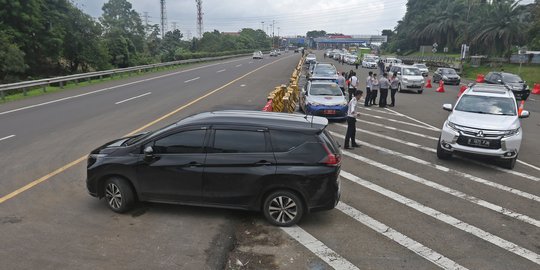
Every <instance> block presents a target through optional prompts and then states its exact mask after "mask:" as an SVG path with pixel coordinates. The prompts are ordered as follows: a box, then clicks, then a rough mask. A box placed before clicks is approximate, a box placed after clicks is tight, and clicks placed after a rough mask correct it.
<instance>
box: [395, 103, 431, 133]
mask: <svg viewBox="0 0 540 270" xmlns="http://www.w3.org/2000/svg"><path fill="white" fill-rule="evenodd" d="M385 110H387V111H390V112H393V113H396V114H398V115H400V116H403V117H405V118H408V119H410V120H413V121H415V122H417V123H420V124H423V125H426V126H427V127H430V128H432V129H433V130H437V131H441V129H440V128H437V127H434V126H432V125H430V124H428V123H426V122H422V121H420V120H418V119H415V118H413V117H410V116H408V115H405V114H402V113H400V112H396V111H394V110H391V109H388V108H385Z"/></svg>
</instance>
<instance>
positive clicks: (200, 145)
mask: <svg viewBox="0 0 540 270" xmlns="http://www.w3.org/2000/svg"><path fill="white" fill-rule="evenodd" d="M205 134H206V130H204V129H199V130H187V131H181V132H178V133H175V134H171V135H169V136H167V137H164V138H161V139H159V140H157V141H155V143H154V146H153V147H154V153H156V154H193V153H203V152H204V136H205Z"/></svg>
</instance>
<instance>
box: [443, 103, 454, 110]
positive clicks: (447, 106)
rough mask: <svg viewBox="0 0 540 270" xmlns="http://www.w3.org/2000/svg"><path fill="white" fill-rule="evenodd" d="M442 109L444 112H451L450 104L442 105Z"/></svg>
mask: <svg viewBox="0 0 540 270" xmlns="http://www.w3.org/2000/svg"><path fill="white" fill-rule="evenodd" d="M442 108H443V110H445V111H449V112H451V111H452V104H449V103H447V104H443V105H442Z"/></svg>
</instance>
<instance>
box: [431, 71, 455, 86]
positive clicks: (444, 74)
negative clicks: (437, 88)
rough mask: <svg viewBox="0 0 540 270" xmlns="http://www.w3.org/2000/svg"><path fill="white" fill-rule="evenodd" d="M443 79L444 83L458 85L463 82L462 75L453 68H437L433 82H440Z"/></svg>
mask: <svg viewBox="0 0 540 270" xmlns="http://www.w3.org/2000/svg"><path fill="white" fill-rule="evenodd" d="M441 80H442V81H443V83H444V84H455V85H458V84H460V83H461V77H460V76H459V75H458V74H457V72H456V70H455V69H453V68H437V70H435V72H433V82H434V83H438V82H440V81H441Z"/></svg>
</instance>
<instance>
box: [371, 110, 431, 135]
mask: <svg viewBox="0 0 540 270" xmlns="http://www.w3.org/2000/svg"><path fill="white" fill-rule="evenodd" d="M364 115H365V116H368V117H373V118H376V119H381V120H384V121H390V122H394V123H398V124H403V125H408V126H412V127H417V128H422V129H426V130H429V131H437V132H438V131H440V130H437V129H433V128H430V127H426V126H423V125H417V124H413V123H409V122H404V121H399V120H396V119H392V118H385V117H382V116H378V115H373V114H369V113H362V114H361V116H364Z"/></svg>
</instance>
